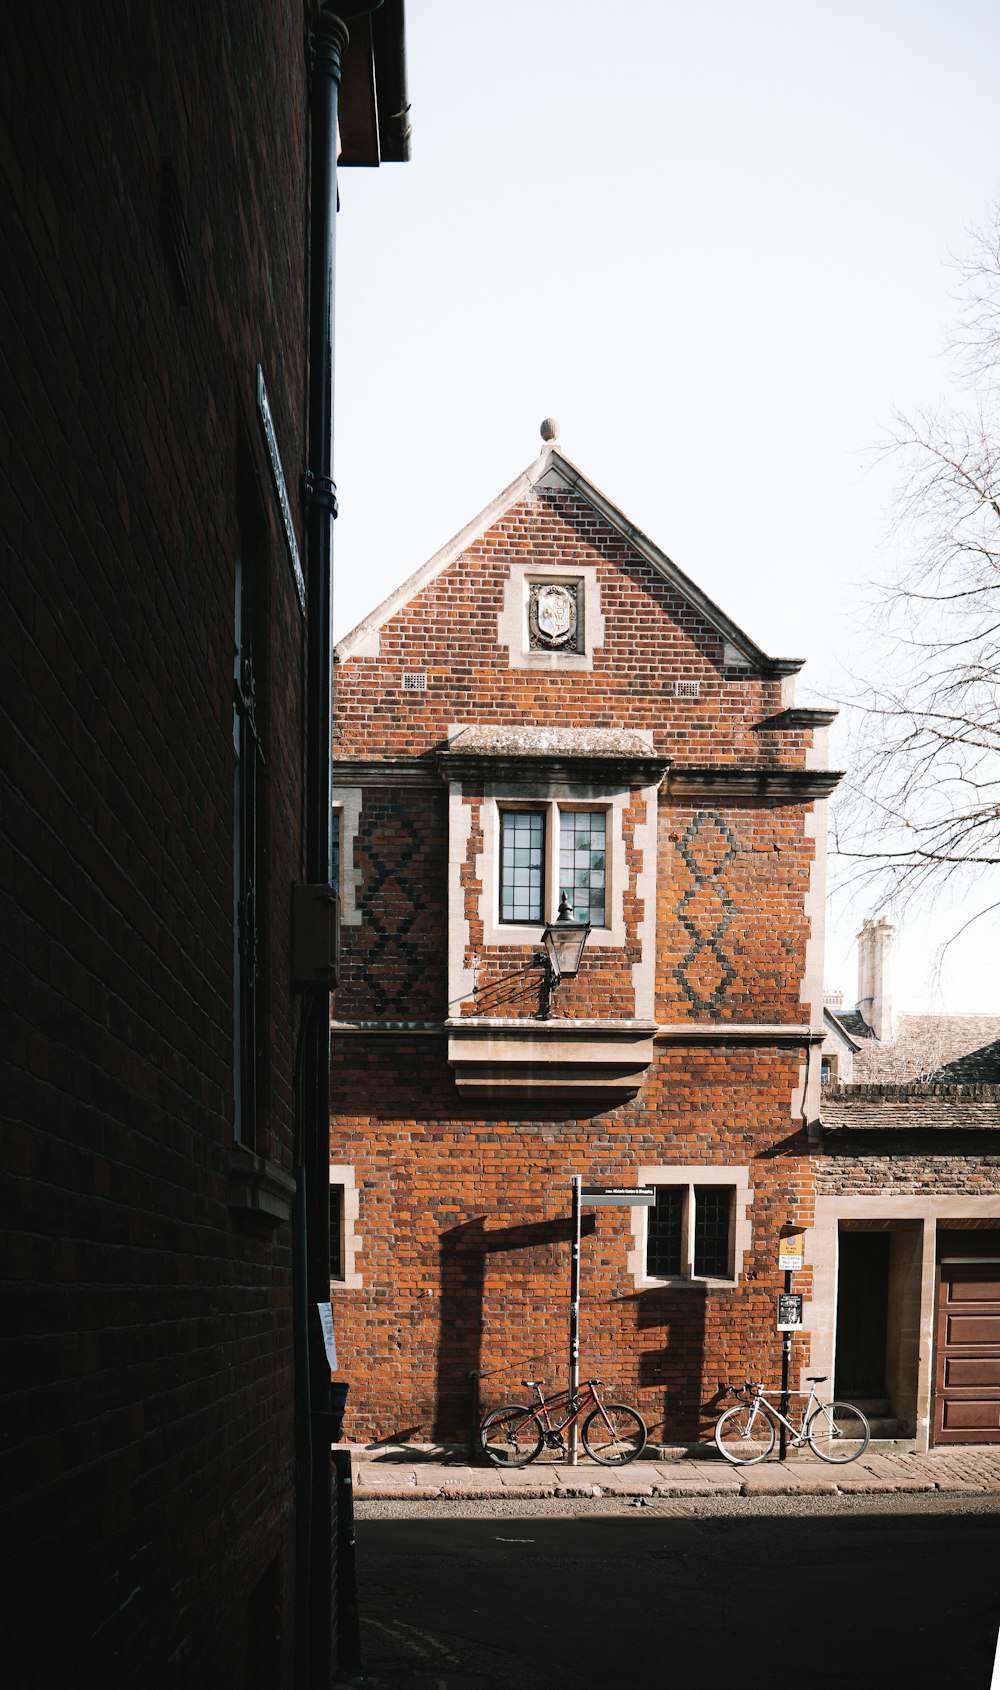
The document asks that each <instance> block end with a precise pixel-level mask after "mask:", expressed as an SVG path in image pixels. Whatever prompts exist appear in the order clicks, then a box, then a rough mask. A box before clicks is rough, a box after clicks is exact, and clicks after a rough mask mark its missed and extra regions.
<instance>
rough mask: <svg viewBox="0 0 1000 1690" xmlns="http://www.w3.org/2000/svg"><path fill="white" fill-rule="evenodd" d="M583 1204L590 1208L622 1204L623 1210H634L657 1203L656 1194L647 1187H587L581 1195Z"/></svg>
mask: <svg viewBox="0 0 1000 1690" xmlns="http://www.w3.org/2000/svg"><path fill="white" fill-rule="evenodd" d="M580 1201H581V1203H586V1204H587V1205H588V1206H590V1205H591V1204H594V1203H610V1204H621V1206H622V1207H623V1208H634V1207H635V1205H636V1204H640V1205H642V1206H644V1207H645V1208H647V1209H648V1208H650V1207H651V1206H652V1205H653V1204H654V1203H655V1202H656V1192H655V1191H654V1190H653V1189H652V1187H651V1186H645V1185H639V1186H635V1185H585V1186H584V1187H583V1190H582V1191H581V1193H580Z"/></svg>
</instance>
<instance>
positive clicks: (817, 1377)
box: [806, 1373, 829, 1385]
mask: <svg viewBox="0 0 1000 1690" xmlns="http://www.w3.org/2000/svg"><path fill="white" fill-rule="evenodd" d="M828 1378H829V1374H827V1373H807V1374H806V1384H807V1385H822V1384H824V1383H825V1382H826V1380H827V1379H828Z"/></svg>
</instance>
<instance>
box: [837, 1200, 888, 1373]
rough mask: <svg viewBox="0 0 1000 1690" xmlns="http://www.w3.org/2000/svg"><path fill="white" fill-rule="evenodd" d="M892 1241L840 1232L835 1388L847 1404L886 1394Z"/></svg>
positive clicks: (885, 1237)
mask: <svg viewBox="0 0 1000 1690" xmlns="http://www.w3.org/2000/svg"><path fill="white" fill-rule="evenodd" d="M891 1242H892V1240H891V1235H890V1234H889V1233H888V1232H853V1231H851V1232H847V1231H844V1230H843V1229H841V1233H840V1241H839V1243H840V1249H839V1265H838V1270H837V1370H836V1381H835V1387H834V1388H835V1392H836V1395H837V1396H838V1397H842V1398H846V1400H847V1401H848V1402H851V1401H853V1400H854V1399H855V1398H857V1397H868V1398H870V1397H884V1396H885V1395H886V1349H887V1341H888V1329H889V1262H890V1250H891Z"/></svg>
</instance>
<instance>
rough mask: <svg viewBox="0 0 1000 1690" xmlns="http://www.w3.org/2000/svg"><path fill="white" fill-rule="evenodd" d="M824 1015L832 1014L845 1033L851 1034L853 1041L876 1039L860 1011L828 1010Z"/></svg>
mask: <svg viewBox="0 0 1000 1690" xmlns="http://www.w3.org/2000/svg"><path fill="white" fill-rule="evenodd" d="M824 1013H825V1014H827V1015H831V1014H832V1015H833V1017H834V1019H835V1020H836V1021H839V1022H840V1025H841V1026H842V1027H843V1029H844V1031H845V1033H849V1034H850V1036H851V1038H852V1039H873V1038H874V1037H875V1034H874V1033H873V1032H872V1030H871V1028H870V1027H869V1025H868V1023H867V1021H866V1020H865V1018H864V1016H863V1015H862V1013H861V1011H860V1009H834V1010H829V1009H827V1010H825V1011H824Z"/></svg>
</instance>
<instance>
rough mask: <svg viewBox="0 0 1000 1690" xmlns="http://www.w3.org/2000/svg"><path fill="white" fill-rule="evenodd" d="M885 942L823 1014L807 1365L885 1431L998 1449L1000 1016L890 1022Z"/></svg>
mask: <svg viewBox="0 0 1000 1690" xmlns="http://www.w3.org/2000/svg"><path fill="white" fill-rule="evenodd" d="M893 939H894V934H893V929H892V927H891V925H890V924H889V923H888V922H887V921H885V920H880V921H866V922H865V923H864V925H863V927H862V930H861V933H860V934H859V935H858V992H857V1005H856V1007H855V1008H854V1009H853V1010H847V1011H845V1010H844V1009H843V1007H842V1006H841V1005H840V1003H839V1002H834V1003H832V1004H831V1003H829V1002H828V1005H827V1038H826V1041H825V1043H824V1047H823V1057H822V1061H823V1066H824V1069H825V1070H826V1076H827V1078H828V1081H829V1083H828V1084H827V1085H826V1086H824V1089H823V1094H822V1106H821V1111H820V1121H819V1123H818V1124H817V1154H816V1159H815V1163H814V1175H815V1196H816V1205H815V1224H814V1227H813V1231H812V1234H811V1236H810V1245H809V1253H810V1258H811V1260H812V1263H813V1274H814V1306H813V1308H812V1310H811V1313H810V1319H809V1322H808V1324H809V1325H810V1328H811V1338H812V1351H813V1360H814V1362H815V1363H816V1365H817V1367H818V1368H820V1370H822V1371H827V1372H829V1373H831V1374H832V1375H835V1377H836V1384H837V1390H838V1392H839V1393H840V1394H842V1395H844V1396H847V1397H848V1398H850V1399H852V1400H855V1401H857V1400H859V1399H861V1400H863V1401H866V1402H867V1403H868V1404H869V1406H870V1408H871V1409H872V1411H873V1414H874V1415H875V1417H876V1419H877V1421H879V1422H881V1425H880V1429H881V1430H884V1431H885V1432H891V1433H898V1434H901V1435H903V1436H907V1437H912V1438H913V1439H914V1441H915V1443H916V1445H917V1447H918V1448H927V1446H928V1444H929V1443H931V1442H933V1443H997V1442H1000V1361H998V1358H1000V1015H985V1014H984V1015H907V1014H903V1015H898V1014H895V1013H894V1009H893V966H892V951H893Z"/></svg>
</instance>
